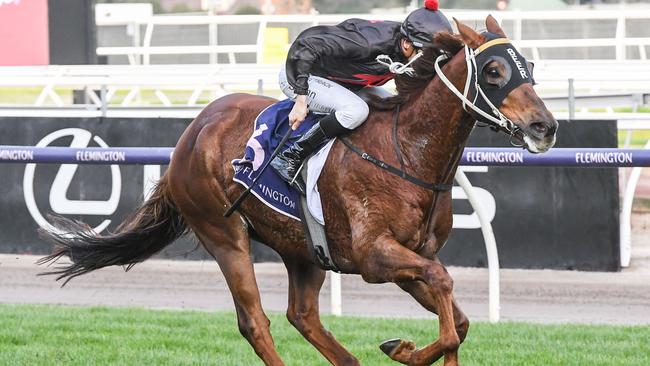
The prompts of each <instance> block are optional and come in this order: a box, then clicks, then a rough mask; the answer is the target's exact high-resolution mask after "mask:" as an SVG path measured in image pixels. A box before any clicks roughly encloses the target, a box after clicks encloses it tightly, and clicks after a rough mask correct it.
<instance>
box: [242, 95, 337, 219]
mask: <svg viewBox="0 0 650 366" xmlns="http://www.w3.org/2000/svg"><path fill="white" fill-rule="evenodd" d="M293 105H294V102H293V101H292V100H290V99H285V100H283V101H280V102H277V103H275V104H273V105H271V106H269V107H268V108H266V109H265V110H263V111H262V113H260V115H259V116H257V118H256V119H255V122H254V130H253V135H252V136H251V138H250V139H249V140H248V142H247V143H246V151H245V153H244V157H243V158H241V159H235V160H233V161H232V166H233V168H234V169H235V176H234V178H233V180H234V181H235V182H237V183H239V184H241V185H243V186H244V187H246V188H248V187H250V185H251V183H252V182H253V180H254V179H255V178H256V177H257V175H258V170H259V169H260V168H261V167H262V166H264V164H266V162H267V161H268V160H269V158H270V157H271V154H272V153H273V150H275V148H276V147H277V146H278V144H279V143H280V140H282V137H283V136H284V135H285V134H286V132H287V130H288V129H289V128H290V127H289V112H291V109H292V108H293ZM320 118H322V115H318V114H314V113H311V112H310V113H309V114H308V115H307V118H305V120H304V121H303V122H302V123H301V124H300V127H298V129H297V130H296V131H294V132H293V133H292V135H291V138H289V140H288V141H287V143H286V146H290V145H291V144H293V143H294V142H295V141H296V140H298V139H299V138H300V136H301V135H302V134H303V133H305V132H307V131H308V130H309V129H310V128H311V127H312V126H313V125H314V124H316V123H317V122H318V120H319V119H320ZM333 142H334V140H332V141H330V142H329V143H328V144H326V145H325V146H323V147H322V149H321V150H320V152H318V153H316V154H314V156H312V158H311V159H310V160H309V162H308V166H309V172H308V178H307V180H306V182H305V183H306V186H307V202H308V207H309V211H310V212H311V214H312V215H313V216H314V218H315V219H316V220H317V221H318V222H320V224H324V222H323V212H322V209H321V202H320V196H319V195H318V190H317V187H316V182H317V180H318V176H319V175H320V172H321V170H322V168H323V165H324V164H325V160H326V158H327V153H328V152H329V149H330V148H331V146H332V143H333ZM251 192H252V193H253V194H254V195H255V197H257V198H258V199H260V200H261V201H262V202H263V203H264V204H266V205H267V206H269V207H271V208H272V209H273V210H275V211H277V212H279V213H282V214H284V215H286V216H289V217H291V218H293V219H296V220H300V218H299V217H300V213H299V210H300V203H299V201H300V193H298V191H297V190H296V189H295V188H293V187H291V186H290V185H289V183H287V182H285V181H284V180H282V178H280V176H279V175H278V174H277V173H276V172H275V170H273V169H266V171H264V172H263V173H262V177H261V178H260V180H259V181H258V182H257V186H255V187H253V189H252V190H251Z"/></svg>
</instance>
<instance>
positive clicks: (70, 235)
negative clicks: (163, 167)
mask: <svg viewBox="0 0 650 366" xmlns="http://www.w3.org/2000/svg"><path fill="white" fill-rule="evenodd" d="M53 220H54V221H55V226H56V227H57V228H58V229H59V231H58V232H52V231H47V230H43V229H41V230H40V233H41V236H43V237H44V238H45V239H46V240H49V241H52V242H53V243H54V244H55V248H54V252H53V253H52V254H51V255H49V256H47V257H44V258H42V259H40V260H39V261H38V264H44V263H48V262H55V261H56V260H58V259H59V258H61V257H63V256H67V257H68V258H70V261H71V263H70V264H65V265H64V266H62V267H58V268H57V270H55V271H51V272H46V273H42V274H43V275H52V274H54V275H58V277H57V281H58V280H60V279H65V282H64V283H63V286H65V284H66V283H68V281H70V280H71V279H73V278H75V277H77V276H80V275H83V274H86V273H88V272H91V271H94V270H96V269H99V268H103V267H107V266H113V265H121V266H126V270H127V271H128V270H129V269H131V267H133V266H134V265H135V264H137V263H140V262H142V261H144V260H146V259H147V258H149V257H151V256H152V255H154V254H156V253H158V252H159V251H161V250H162V249H163V248H164V247H166V246H167V245H169V244H171V243H172V242H173V241H174V240H175V239H177V238H179V237H180V236H182V235H184V234H185V233H187V232H188V228H187V225H186V223H185V221H184V220H183V217H182V216H181V215H180V213H179V211H178V209H177V208H176V205H175V204H174V202H173V201H172V198H171V195H170V192H169V182H168V178H167V175H164V176H163V177H162V179H161V180H160V181H159V182H158V184H157V185H156V187H155V189H154V192H153V194H152V195H151V197H150V198H149V199H148V200H147V201H146V202H144V203H143V204H142V206H141V207H140V208H139V209H138V210H137V211H135V212H134V213H132V214H131V215H130V217H129V218H127V219H126V220H125V221H124V222H123V223H122V224H120V226H118V228H117V229H116V231H115V233H110V234H108V235H106V236H100V235H97V234H95V233H93V232H92V231H91V230H90V227H89V226H88V225H86V224H84V223H82V222H79V221H74V220H70V219H67V218H64V217H61V216H54V217H53Z"/></svg>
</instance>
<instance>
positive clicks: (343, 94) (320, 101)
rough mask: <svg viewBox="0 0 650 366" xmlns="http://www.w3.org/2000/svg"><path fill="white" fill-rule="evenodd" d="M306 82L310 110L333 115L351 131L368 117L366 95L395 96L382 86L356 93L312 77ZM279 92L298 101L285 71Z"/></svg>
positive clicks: (281, 72)
mask: <svg viewBox="0 0 650 366" xmlns="http://www.w3.org/2000/svg"><path fill="white" fill-rule="evenodd" d="M307 83H308V84H309V94H308V95H307V105H308V106H309V110H310V111H312V112H316V113H325V114H329V113H332V112H334V113H335V115H336V119H337V120H338V122H339V123H340V124H341V125H342V126H343V127H345V128H347V129H350V130H353V129H355V128H357V127H359V126H361V124H362V123H363V122H365V120H366V118H368V112H369V108H368V104H367V103H366V102H365V101H364V100H363V98H364V97H365V96H367V95H369V94H374V95H378V96H380V97H383V98H385V97H389V96H391V95H393V94H391V93H390V92H389V91H387V90H386V89H383V88H380V87H365V88H363V89H361V90H359V91H356V92H353V91H351V90H349V89H347V88H345V87H343V86H341V85H339V84H337V83H336V82H334V81H332V80H329V79H325V78H322V77H318V76H313V75H310V76H309V79H308V80H307ZM280 89H282V92H283V93H284V95H286V96H287V97H288V98H290V99H296V93H294V92H293V87H292V86H291V85H289V82H288V81H287V75H286V71H285V70H284V68H283V69H282V71H280Z"/></svg>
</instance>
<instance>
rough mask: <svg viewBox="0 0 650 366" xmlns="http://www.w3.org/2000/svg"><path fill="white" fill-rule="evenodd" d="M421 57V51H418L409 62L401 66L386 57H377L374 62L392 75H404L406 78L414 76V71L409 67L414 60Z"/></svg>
mask: <svg viewBox="0 0 650 366" xmlns="http://www.w3.org/2000/svg"><path fill="white" fill-rule="evenodd" d="M420 57H422V51H421V50H419V51H418V52H417V53H416V54H415V55H414V56H413V57H411V59H410V60H409V62H407V63H406V64H403V63H401V62H397V61H393V59H391V58H390V56H388V55H379V56H377V57H376V58H375V61H377V62H378V63H380V64H382V65H384V66H386V67H388V71H390V72H392V73H393V74H406V75H408V76H414V75H415V70H413V68H412V67H410V66H409V65H411V64H412V63H413V62H415V60H417V59H419V58H420Z"/></svg>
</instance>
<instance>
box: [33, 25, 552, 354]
mask: <svg viewBox="0 0 650 366" xmlns="http://www.w3.org/2000/svg"><path fill="white" fill-rule="evenodd" d="M456 23H457V26H458V29H459V33H460V34H459V35H451V34H448V33H439V34H438V35H436V43H437V44H438V47H439V49H435V50H434V49H427V50H425V52H424V55H423V57H421V58H420V59H419V60H418V61H417V62H416V63H414V69H415V71H416V73H417V77H416V78H415V79H413V78H408V77H406V76H404V77H402V76H398V77H397V78H396V83H397V86H398V92H399V94H398V95H397V96H395V97H392V98H389V99H387V100H384V101H381V104H383V105H384V106H388V107H393V106H396V105H397V104H401V108H400V109H399V113H398V117H399V121H400V122H399V126H398V129H397V132H396V136H397V141H396V142H393V133H392V125H391V123H392V120H393V118H392V117H393V113H392V112H391V111H389V110H379V109H378V108H373V111H372V113H371V114H370V116H369V118H368V121H367V122H366V123H365V124H364V125H363V126H362V127H360V128H359V129H358V130H357V131H355V132H353V133H351V134H349V135H348V136H347V137H346V138H347V139H348V141H349V142H350V143H351V144H353V145H355V146H356V147H357V148H358V149H360V150H363V151H365V152H367V153H369V154H371V155H373V156H375V157H377V158H378V159H381V160H383V161H384V162H386V163H388V164H392V165H400V160H402V161H403V167H404V170H405V171H406V173H408V174H409V175H411V176H415V177H418V178H419V179H420V180H423V181H427V182H433V183H435V184H444V185H450V184H452V180H453V178H454V173H455V171H456V168H457V166H458V161H459V158H460V156H461V153H462V151H463V148H464V146H465V143H466V141H467V139H468V136H469V134H470V132H471V131H472V128H473V127H474V124H475V121H476V113H475V112H476V110H474V109H473V110H472V111H471V112H467V111H465V110H464V108H463V103H462V102H461V101H460V100H459V97H462V95H463V94H462V93H461V94H460V96H459V95H458V90H461V91H462V90H463V89H464V86H465V83H466V82H467V75H468V74H473V73H474V72H475V71H477V74H476V75H477V76H478V78H479V79H481V80H483V79H489V80H490V81H491V83H493V85H495V90H496V89H498V86H499V85H502V84H504V82H507V80H505V79H507V78H508V77H509V73H508V72H507V71H508V70H510V69H511V66H509V65H508V64H507V62H509V61H507V57H510V56H509V55H508V54H507V53H506V52H503V53H504V54H503V55H500V57H493V58H492V59H491V60H490V61H489V63H487V65H486V66H485V67H484V68H483V69H478V70H474V69H473V68H472V67H471V66H468V65H471V63H469V62H467V59H466V54H470V55H471V54H473V53H472V50H476V49H479V47H480V46H481V45H483V44H486V43H487V42H488V38H487V35H489V34H491V35H498V36H499V37H503V38H505V34H504V32H503V31H502V29H501V28H500V27H499V25H498V23H497V22H496V21H495V20H494V18H492V17H488V19H487V20H486V26H487V30H488V33H484V34H479V33H477V32H475V31H474V30H472V29H470V28H469V27H467V26H465V25H463V24H462V23H460V22H458V21H457V22H456ZM492 38H494V37H492ZM501 43H504V42H501ZM510 47H511V46H510ZM441 50H442V51H441ZM440 55H442V56H441V57H438V56H440ZM445 55H448V57H447V59H446V60H445V61H444V65H443V62H442V61H441V60H442V59H444V58H445ZM513 59H514V58H513ZM439 61H440V62H439ZM506 61H507V62H506ZM521 61H523V62H525V60H521ZM437 63H439V64H440V65H443V66H442V69H441V70H442V75H440V73H437V74H436V72H435V66H436V64H437ZM517 68H520V65H518V66H517ZM469 69H471V70H469ZM470 71H471V72H470ZM510 71H511V72H512V70H510ZM520 71H521V70H520ZM514 72H517V70H516V69H515V70H514ZM442 76H446V77H444V78H443V77H442ZM531 77H532V75H531ZM452 84H453V85H452ZM473 85H474V86H475V85H476V84H475V83H473ZM450 88H451V89H456V90H455V92H452V90H451V89H450ZM469 92H470V94H472V93H473V94H478V89H475V88H469ZM488 97H489V93H488ZM274 102H275V100H273V99H271V98H266V97H260V96H253V95H246V94H233V95H229V96H226V97H223V98H221V99H218V100H216V101H214V102H212V103H211V104H210V105H208V106H207V107H206V108H205V109H204V110H203V111H202V112H201V113H200V114H199V116H198V117H197V118H196V119H195V120H194V121H193V122H192V124H191V125H190V126H189V127H188V128H187V130H186V131H185V132H184V133H183V135H182V136H181V138H180V140H179V141H178V144H177V145H176V149H175V151H174V154H173V157H172V160H171V163H170V165H169V169H168V170H167V172H166V174H165V175H164V176H163V177H162V178H161V179H160V181H159V183H158V185H157V187H156V189H155V191H154V194H153V195H152V196H151V198H149V199H148V200H147V201H146V202H144V203H143V205H142V207H140V208H139V209H138V210H137V211H136V212H135V213H134V214H133V216H132V217H131V218H129V219H127V220H126V221H125V222H124V223H123V224H121V225H120V227H118V228H117V230H116V232H115V233H112V234H108V235H105V236H100V235H96V234H92V233H89V232H88V231H87V226H85V225H84V224H82V223H79V222H75V221H72V220H67V219H63V218H59V219H58V220H59V222H58V225H59V227H60V228H61V229H62V230H63V232H65V234H56V233H44V234H45V235H46V236H47V237H48V238H49V239H50V240H53V241H54V242H55V244H56V247H55V250H54V253H53V254H52V255H50V256H48V257H46V258H44V259H43V262H47V261H56V260H57V259H59V258H60V257H62V256H67V257H69V258H70V260H71V262H70V263H68V264H65V265H64V267H62V268H59V269H58V270H55V271H54V272H51V273H54V274H59V279H61V278H67V280H70V279H71V278H73V277H76V276H78V275H82V274H84V273H87V272H90V271H93V270H95V269H99V268H102V267H105V266H109V265H125V266H127V268H130V267H131V266H133V265H134V264H136V263H139V262H141V261H144V260H145V259H147V258H149V257H150V256H152V255H153V254H155V253H157V252H158V251H160V250H161V249H162V248H164V247H165V246H166V245H168V244H170V243H171V242H173V241H174V240H175V239H176V238H178V237H179V236H181V235H183V234H184V233H186V232H187V231H189V230H191V231H193V232H194V233H195V234H196V236H197V237H198V239H199V240H200V242H201V243H202V244H203V246H204V247H205V249H206V250H207V251H208V252H209V253H210V254H211V255H212V256H213V257H214V258H215V259H216V261H217V262H218V264H219V266H220V268H221V270H222V272H223V275H224V276H225V279H226V281H227V283H228V287H229V288H230V291H231V293H232V296H233V299H234V304H235V308H236V311H237V320H238V325H239V330H240V332H241V334H242V335H243V336H244V337H245V338H246V339H247V340H248V342H249V343H250V344H251V346H252V347H253V348H254V350H255V352H256V353H257V355H258V356H259V357H260V358H261V359H262V360H263V361H264V363H265V364H267V365H282V364H283V361H282V359H281V358H280V355H279V354H278V352H277V351H276V348H275V346H274V344H273V339H272V337H271V333H270V332H269V319H268V318H267V317H266V315H265V313H264V311H263V309H262V305H261V303H260V295H259V290H258V287H257V283H256V281H255V274H254V271H253V263H252V262H251V256H250V248H249V245H250V238H251V235H252V233H254V234H255V235H256V236H258V237H259V238H260V239H261V240H262V241H263V242H264V243H266V244H267V245H269V246H270V247H272V248H273V249H275V251H276V252H277V253H279V254H280V256H281V257H282V260H283V261H284V264H285V266H286V268H287V271H288V277H289V306H288V310H287V318H288V319H289V322H290V323H291V324H293V325H294V326H295V327H296V328H297V329H298V331H299V332H300V333H301V334H302V335H303V336H304V337H305V338H306V339H307V340H308V341H309V342H310V343H311V344H312V345H313V346H314V347H316V348H317V349H318V351H320V353H322V354H323V356H324V357H325V358H327V360H329V362H331V363H332V364H334V365H358V364H359V361H358V360H357V359H356V358H355V357H354V356H353V355H352V354H350V353H349V352H348V351H347V350H346V349H345V348H344V347H343V346H342V345H341V344H340V343H339V342H338V341H337V340H336V339H335V338H334V336H333V335H332V334H331V333H329V332H328V331H327V330H326V329H325V328H324V327H323V325H322V324H321V322H320V318H319V310H318V295H319V291H320V289H321V286H322V285H323V282H324V280H325V274H326V273H325V271H324V270H322V269H321V268H320V267H319V266H317V265H316V264H315V262H314V261H313V260H312V258H311V257H310V254H309V250H308V249H307V246H306V238H305V234H304V232H303V229H302V226H301V224H300V223H299V222H297V221H295V220H293V219H291V218H288V217H286V216H283V215H280V214H278V213H276V212H275V211H273V210H272V209H270V208H268V207H267V206H266V205H264V204H262V203H261V202H260V201H259V200H257V199H253V198H248V199H247V200H245V201H244V203H243V204H242V205H241V207H240V208H239V210H238V211H237V212H236V213H235V214H234V215H233V216H231V217H229V218H225V217H224V216H223V214H224V212H225V211H226V209H227V208H228V206H229V205H230V204H231V202H232V201H233V200H234V199H235V198H237V197H238V196H239V194H240V193H241V192H242V191H243V188H242V186H240V185H239V184H237V183H235V182H233V174H234V172H233V168H232V166H231V163H230V162H231V160H233V159H235V158H238V157H240V156H241V155H242V153H243V151H244V147H245V146H246V142H247V140H248V139H249V136H250V135H251V132H252V131H251V129H252V126H253V123H252V121H253V120H254V119H255V117H256V116H257V115H258V114H259V113H260V112H261V111H262V110H263V109H264V108H266V107H267V106H269V105H270V104H272V103H274ZM488 112H492V113H494V114H495V115H496V116H497V117H498V118H499V119H498V121H500V122H504V121H505V122H504V123H502V124H497V128H498V129H502V130H506V132H508V133H510V134H511V135H514V136H515V138H516V139H517V140H520V141H522V142H523V144H524V145H525V146H526V147H527V148H528V149H529V150H530V151H533V152H544V151H546V150H548V149H549V148H550V147H551V146H552V145H553V144H554V141H555V131H556V129H557V122H556V121H555V119H554V118H553V117H552V115H551V113H550V112H549V111H548V110H547V109H546V107H545V106H544V103H543V102H542V101H541V100H540V99H539V97H538V96H537V95H536V93H535V91H534V90H533V87H532V84H531V83H525V84H522V85H520V86H518V87H516V88H515V89H514V90H512V91H511V92H509V93H508V94H507V96H506V97H505V99H503V101H502V103H500V108H499V110H496V109H494V110H492V111H488ZM506 122H507V123H506ZM511 138H512V137H511ZM394 143H397V146H398V149H399V152H400V154H401V155H402V156H403V158H402V159H398V158H397V154H396V152H395V148H394ZM318 187H319V190H320V193H321V197H322V202H323V212H324V217H325V222H326V223H327V227H326V233H327V237H328V240H329V244H330V250H331V254H332V257H333V260H334V262H335V263H336V265H337V266H338V268H340V269H341V271H342V272H344V273H353V274H360V275H361V276H362V277H363V279H364V280H365V281H367V282H369V283H385V282H393V283H395V284H397V285H398V286H399V287H401V288H402V289H403V290H404V291H406V292H408V293H409V294H411V296H413V298H415V300H417V301H418V302H419V303H420V304H421V305H422V306H423V307H425V308H426V309H427V310H429V311H431V312H433V313H436V314H438V318H439V328H440V332H439V338H438V340H436V341H435V342H433V343H431V344H429V345H426V346H424V347H421V348H417V347H416V346H415V344H413V343H412V342H409V341H404V340H400V339H393V340H390V341H387V342H384V343H383V344H382V345H381V349H382V350H383V351H384V352H385V353H386V354H387V355H388V356H389V357H390V358H392V359H393V360H395V361H398V362H401V363H403V364H408V365H429V364H432V363H433V362H435V361H436V360H438V359H439V358H441V357H443V356H444V364H445V365H457V364H458V359H457V352H458V347H459V345H460V344H461V342H463V340H464V339H465V336H466V334H467V330H468V327H469V321H468V319H467V317H466V316H465V315H464V314H463V312H462V311H461V310H460V309H459V308H458V305H457V304H456V302H455V301H454V298H453V295H452V283H453V282H452V279H451V277H450V276H449V274H448V273H447V271H446V269H445V267H444V266H443V265H442V264H441V263H440V261H439V260H438V258H437V256H436V253H438V251H439V250H440V249H441V247H442V246H443V245H444V243H445V241H446V239H447V237H448V235H449V233H450V231H451V228H452V201H451V193H450V191H448V190H438V191H436V190H428V189H425V188H423V187H421V186H419V185H416V184H412V183H411V182H407V181H405V180H402V178H401V177H400V176H398V175H394V174H391V173H390V172H387V171H386V170H382V169H380V168H378V167H377V166H375V165H373V164H370V163H368V162H366V161H364V160H362V159H361V158H360V156H359V155H357V154H356V153H355V152H353V151H351V150H350V149H348V148H347V147H346V146H344V145H343V144H342V143H341V142H340V141H337V142H336V143H335V144H334V146H333V148H332V150H331V152H330V156H329V158H328V161H327V163H326V165H325V167H324V170H323V173H322V176H321V177H320V180H319V183H318ZM66 282H67V281H66Z"/></svg>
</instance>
